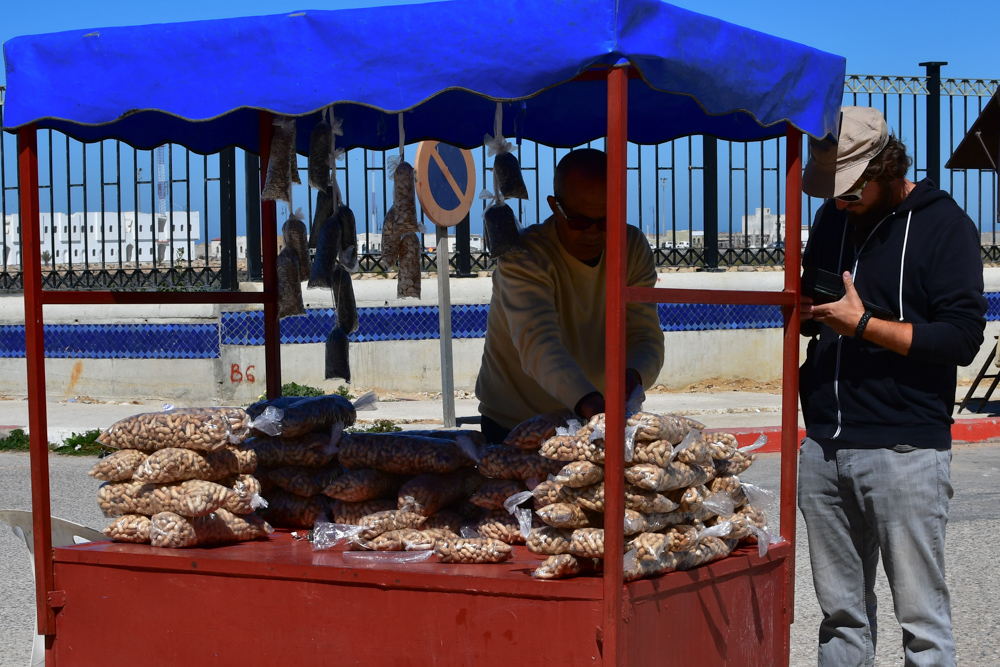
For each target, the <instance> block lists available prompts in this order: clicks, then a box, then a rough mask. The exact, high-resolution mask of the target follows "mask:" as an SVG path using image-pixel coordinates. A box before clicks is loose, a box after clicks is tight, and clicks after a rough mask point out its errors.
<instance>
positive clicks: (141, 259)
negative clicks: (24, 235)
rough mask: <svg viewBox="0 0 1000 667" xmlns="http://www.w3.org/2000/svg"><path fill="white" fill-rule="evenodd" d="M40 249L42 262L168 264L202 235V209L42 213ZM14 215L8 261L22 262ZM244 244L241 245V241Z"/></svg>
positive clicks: (7, 220) (7, 235)
mask: <svg viewBox="0 0 1000 667" xmlns="http://www.w3.org/2000/svg"><path fill="white" fill-rule="evenodd" d="M40 217H41V251H42V253H43V255H44V256H45V257H48V259H47V261H46V262H45V263H52V262H53V261H54V262H55V263H56V264H83V263H84V262H85V261H87V262H89V263H94V264H102V263H106V264H117V263H119V262H121V263H123V264H124V263H137V262H138V263H146V262H152V261H153V259H154V257H155V259H156V262H158V263H159V262H163V263H166V262H167V261H168V260H169V258H170V257H173V258H174V259H181V258H184V257H186V256H187V254H188V252H189V247H190V253H191V254H192V255H193V254H194V248H195V246H196V245H197V241H198V239H200V238H201V225H200V222H199V221H200V214H199V213H198V212H197V211H193V212H191V213H187V212H185V211H173V212H170V213H166V214H156V215H155V217H154V215H153V214H152V213H139V214H138V219H137V216H136V213H135V211H122V212H121V213H119V212H117V211H106V212H104V213H100V212H90V213H86V214H85V213H74V214H73V215H71V216H67V215H66V214H65V213H56V214H54V215H53V214H51V213H42V214H41V215H40ZM18 219H19V218H18V215H16V214H15V215H8V216H5V217H4V237H3V238H4V239H6V244H5V246H6V247H5V248H4V249H3V250H4V252H5V254H6V255H7V264H8V265H15V266H19V265H20V264H21V244H20V234H19V233H18V230H19V222H18ZM244 245H245V244H244Z"/></svg>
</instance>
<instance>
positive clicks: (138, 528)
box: [102, 514, 149, 544]
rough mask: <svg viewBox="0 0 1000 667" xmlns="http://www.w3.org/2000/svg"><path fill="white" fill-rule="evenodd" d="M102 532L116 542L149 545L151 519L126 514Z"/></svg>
mask: <svg viewBox="0 0 1000 667" xmlns="http://www.w3.org/2000/svg"><path fill="white" fill-rule="evenodd" d="M102 532H103V533H104V534H105V535H107V536H108V537H110V538H111V539H112V540H114V541H115V542H132V543H135V544H149V517H148V516H142V515H141V514H125V515H123V516H120V517H118V518H117V519H114V520H113V521H112V522H111V523H109V524H108V525H107V526H106V527H105V528H104V530H103V531H102Z"/></svg>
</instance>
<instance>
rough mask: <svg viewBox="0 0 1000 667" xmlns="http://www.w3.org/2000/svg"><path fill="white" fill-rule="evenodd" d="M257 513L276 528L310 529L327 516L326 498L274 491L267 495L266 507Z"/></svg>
mask: <svg viewBox="0 0 1000 667" xmlns="http://www.w3.org/2000/svg"><path fill="white" fill-rule="evenodd" d="M257 513H258V514H260V515H261V516H262V517H264V518H265V519H267V521H268V522H269V523H270V524H271V525H273V526H275V527H277V528H311V527H312V526H313V524H315V523H316V521H318V520H319V519H320V518H321V517H325V516H326V514H327V501H326V496H311V497H309V498H307V497H305V496H297V495H295V494H294V493H288V492H287V491H281V490H274V491H269V492H268V494H267V507H261V508H260V509H259V510H257Z"/></svg>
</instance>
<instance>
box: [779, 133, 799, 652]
mask: <svg viewBox="0 0 1000 667" xmlns="http://www.w3.org/2000/svg"><path fill="white" fill-rule="evenodd" d="M785 164H786V169H787V171H786V173H785V290H784V291H785V292H786V293H790V294H794V295H795V305H794V306H792V307H790V308H789V307H786V308H783V309H782V310H783V312H784V315H785V330H784V336H785V340H784V347H783V350H782V362H783V363H782V382H781V527H780V528H781V536H782V537H783V538H785V540H786V541H787V542H788V543H789V545H790V546H791V549H790V550H789V552H788V553H789V555H788V562H787V573H788V579H787V581H786V582H785V586H786V595H785V600H786V605H787V607H786V609H787V613H788V623H789V624H791V623H793V622H794V621H795V512H796V507H795V495H796V486H797V478H796V474H797V472H798V461H799V442H798V440H799V402H798V400H799V307H800V306H801V293H800V287H799V268H800V267H801V266H802V240H801V239H802V133H801V132H800V131H799V130H797V129H795V128H794V127H792V126H791V125H789V126H788V132H787V135H786V143H785ZM784 633H785V637H784V639H785V651H784V658H783V660H784V664H786V665H787V664H788V659H789V648H790V647H789V636H790V628H788V627H785V629H784Z"/></svg>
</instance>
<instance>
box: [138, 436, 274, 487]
mask: <svg viewBox="0 0 1000 667" xmlns="http://www.w3.org/2000/svg"><path fill="white" fill-rule="evenodd" d="M256 469H257V454H256V452H254V450H252V449H250V448H248V447H244V446H238V447H237V446H233V445H229V446H227V447H223V448H222V449H220V450H218V451H214V452H196V451H194V450H193V449H182V448H179V447H168V448H167V449H160V450H157V451H155V452H153V453H152V454H150V455H149V456H148V457H146V458H145V460H144V461H143V462H142V464H141V465H140V466H139V467H138V468H137V469H136V471H135V473H134V474H133V476H132V479H133V480H135V481H137V482H152V483H156V484H169V483H171V482H183V481H185V480H188V479H203V480H207V481H210V482H215V481H218V480H220V479H223V478H225V477H228V476H230V475H237V474H251V473H253V472H254V470H256Z"/></svg>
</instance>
